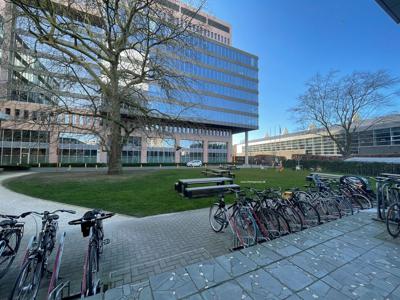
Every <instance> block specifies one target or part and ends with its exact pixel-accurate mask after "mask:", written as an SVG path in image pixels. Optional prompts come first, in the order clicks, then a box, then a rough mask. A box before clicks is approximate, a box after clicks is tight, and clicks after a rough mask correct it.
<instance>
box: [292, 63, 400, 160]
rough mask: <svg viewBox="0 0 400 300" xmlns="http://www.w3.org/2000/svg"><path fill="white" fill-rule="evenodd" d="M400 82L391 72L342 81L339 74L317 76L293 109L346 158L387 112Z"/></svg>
mask: <svg viewBox="0 0 400 300" xmlns="http://www.w3.org/2000/svg"><path fill="white" fill-rule="evenodd" d="M398 83H399V79H398V78H396V77H393V76H391V75H390V74H389V73H388V72H387V71H383V70H380V71H376V72H353V73H351V74H348V75H345V76H342V77H339V76H338V72H337V71H331V72H329V73H327V74H326V75H321V74H317V75H315V76H314V77H312V78H311V79H310V80H309V81H307V82H306V91H305V92H304V94H302V95H300V96H299V98H298V101H297V104H296V105H295V106H294V107H293V108H291V109H290V110H291V112H292V113H293V116H294V117H295V118H296V119H297V121H298V122H299V123H300V124H301V125H303V126H304V127H306V128H312V127H314V128H316V129H315V130H314V132H319V133H322V134H323V135H327V136H328V137H329V138H330V139H331V140H332V141H333V142H334V144H335V145H336V146H337V149H338V151H339V152H340V154H341V155H342V156H344V157H348V156H350V155H351V144H352V141H354V140H355V137H356V134H358V133H359V132H360V130H366V129H367V128H369V127H370V126H371V125H372V124H373V122H371V118H375V120H376V121H378V120H379V118H378V117H379V116H381V115H382V114H384V113H385V112H387V110H386V108H387V107H388V106H389V105H390V104H391V101H392V98H393V96H394V95H398V91H396V90H395V88H396V86H397V85H398Z"/></svg>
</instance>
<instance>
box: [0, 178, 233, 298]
mask: <svg viewBox="0 0 400 300" xmlns="http://www.w3.org/2000/svg"><path fill="white" fill-rule="evenodd" d="M20 175H21V173H18V174H12V175H8V174H3V175H0V183H1V182H2V181H3V180H6V179H8V178H10V177H13V176H20ZM172 192H173V191H172ZM182 201H188V200H184V199H183V200H182ZM58 208H66V209H74V210H76V211H77V214H76V215H69V214H61V215H60V229H59V232H62V231H66V232H67V236H66V242H65V249H64V255H63V261H62V265H61V276H62V277H63V278H65V280H71V287H72V291H73V292H78V291H79V288H80V282H81V276H82V266H83V260H84V253H85V249H86V245H87V242H88V239H87V238H86V239H84V238H82V236H81V233H80V228H79V226H69V225H67V223H68V221H69V220H71V219H74V218H76V217H78V216H81V215H82V214H83V213H84V212H85V211H87V210H88V208H82V207H76V206H72V205H66V204H62V203H57V202H51V201H46V200H42V199H37V198H32V197H28V196H25V195H22V194H17V193H14V192H12V191H10V190H8V189H6V188H4V187H3V186H2V185H0V213H1V212H2V213H12V214H18V213H21V212H24V211H27V210H37V211H43V210H55V209H58ZM34 224H35V223H34V221H33V219H32V218H27V220H26V226H25V228H26V231H25V234H24V238H23V242H22V244H21V248H20V251H19V254H18V257H17V259H16V261H15V262H14V264H13V268H12V269H11V270H10V272H9V273H8V274H7V275H6V277H4V278H2V279H1V280H0V299H5V298H6V297H7V296H8V294H9V293H10V290H11V288H12V284H13V282H14V281H15V278H16V276H17V274H18V268H19V266H20V262H21V256H22V255H23V252H24V250H25V247H26V244H27V241H28V239H29V237H30V236H31V235H32V234H33V233H34V232H35V229H34V228H35V225H34ZM104 227H105V234H106V238H109V239H110V240H111V243H110V244H109V245H106V246H105V247H104V255H103V256H102V261H101V270H102V280H103V282H106V283H109V284H111V285H112V286H118V285H120V284H123V283H124V282H126V280H128V279H129V282H141V281H143V280H146V279H147V278H148V277H149V276H151V275H154V274H158V273H162V272H165V271H167V270H173V269H175V268H179V267H183V266H185V265H187V264H190V263H194V262H198V261H201V260H204V259H211V257H214V256H218V255H222V254H224V253H226V252H227V251H228V249H229V247H230V246H231V244H230V236H229V235H228V234H214V233H213V232H212V231H211V229H210V226H209V224H208V209H201V210H195V211H187V212H182V213H173V214H165V215H159V216H152V217H146V218H133V217H127V216H122V215H117V216H115V217H113V218H111V219H109V220H106V221H104ZM53 258H54V253H53V255H52V259H53ZM52 259H51V260H50V264H51V265H52V263H53V260H52ZM110 273H112V274H111V278H110ZM124 280H125V281H124ZM47 284H48V279H47V278H46V279H45V280H44V281H43V283H42V287H43V288H42V292H43V291H45V290H47ZM39 299H42V298H40V297H39Z"/></svg>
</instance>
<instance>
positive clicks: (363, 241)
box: [338, 232, 383, 250]
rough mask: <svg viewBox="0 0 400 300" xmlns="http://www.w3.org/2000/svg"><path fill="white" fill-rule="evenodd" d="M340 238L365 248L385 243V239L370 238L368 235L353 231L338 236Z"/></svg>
mask: <svg viewBox="0 0 400 300" xmlns="http://www.w3.org/2000/svg"><path fill="white" fill-rule="evenodd" d="M338 240H341V241H344V242H346V243H349V244H352V245H354V246H357V247H360V248H362V249H365V250H369V249H372V248H375V247H376V246H378V245H380V244H382V243H383V241H381V240H379V239H376V238H373V237H371V238H369V237H367V236H366V235H361V234H358V233H356V234H354V233H352V232H351V233H348V234H345V235H342V236H340V237H338Z"/></svg>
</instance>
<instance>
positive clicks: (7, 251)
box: [0, 230, 21, 278]
mask: <svg viewBox="0 0 400 300" xmlns="http://www.w3.org/2000/svg"><path fill="white" fill-rule="evenodd" d="M2 242H3V243H4V244H3V245H4V250H3V252H2V253H1V254H0V278H2V277H3V276H4V275H5V274H6V273H7V271H8V269H9V268H10V267H11V264H12V263H13V261H14V259H15V257H16V256H17V252H18V249H19V246H20V244H21V233H20V231H18V230H11V231H9V232H7V233H6V234H5V236H4V238H3V240H2Z"/></svg>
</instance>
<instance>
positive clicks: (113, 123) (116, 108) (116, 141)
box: [108, 65, 122, 175]
mask: <svg viewBox="0 0 400 300" xmlns="http://www.w3.org/2000/svg"><path fill="white" fill-rule="evenodd" d="M117 69H118V65H115V66H113V67H112V72H111V73H112V74H113V76H112V78H111V80H110V89H111V93H110V97H109V100H108V101H109V105H108V107H109V109H110V110H109V112H108V113H109V116H110V124H109V126H108V129H109V132H110V133H109V134H110V135H109V138H108V140H109V153H108V175H118V174H122V163H121V151H122V135H121V125H120V124H121V102H120V99H119V90H118V89H119V87H118V84H119V83H118V77H117V75H116V74H117Z"/></svg>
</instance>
